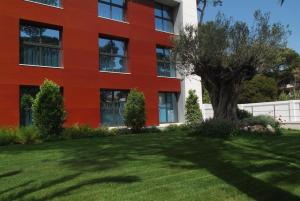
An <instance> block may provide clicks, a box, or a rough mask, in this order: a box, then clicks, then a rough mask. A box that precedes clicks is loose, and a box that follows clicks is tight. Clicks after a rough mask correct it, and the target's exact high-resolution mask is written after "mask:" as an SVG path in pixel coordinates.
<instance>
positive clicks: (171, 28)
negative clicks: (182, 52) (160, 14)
mask: <svg viewBox="0 0 300 201" xmlns="http://www.w3.org/2000/svg"><path fill="white" fill-rule="evenodd" d="M163 30H164V31H167V32H170V33H173V32H174V25H173V23H172V22H171V21H168V20H164V22H163Z"/></svg>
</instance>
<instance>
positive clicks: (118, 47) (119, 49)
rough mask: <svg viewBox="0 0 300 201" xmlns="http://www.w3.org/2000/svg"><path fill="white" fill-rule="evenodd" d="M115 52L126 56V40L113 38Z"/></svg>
mask: <svg viewBox="0 0 300 201" xmlns="http://www.w3.org/2000/svg"><path fill="white" fill-rule="evenodd" d="M112 50H113V54H115V55H120V56H124V55H125V42H123V41H119V40H112Z"/></svg>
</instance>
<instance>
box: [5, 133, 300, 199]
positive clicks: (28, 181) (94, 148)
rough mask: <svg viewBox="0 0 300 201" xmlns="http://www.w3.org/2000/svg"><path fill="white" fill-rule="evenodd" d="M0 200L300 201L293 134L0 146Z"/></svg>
mask: <svg viewBox="0 0 300 201" xmlns="http://www.w3.org/2000/svg"><path fill="white" fill-rule="evenodd" d="M0 200H5V201H6V200H7V201H12V200H30V201H37V200H40V201H44V200H60V201H61V200H78V201H82V200H87V201H93V200H97V201H99V200H109V201H115V200H120V201H121V200H122V201H125V200H128V201H134V200H138V201H151V200H162V201H167V200H170V201H177V200H178V201H179V200H180V201H182V200H184V201H192V200H195V201H199V200H204V201H210V200H216V201H219V200H230V201H241V200H259V201H263V200H272V201H273V200H278V201H291V200H300V133H297V132H296V131H286V132H285V135H283V136H280V137H234V138H231V139H229V140H219V139H210V138H196V137H192V136H186V135H185V134H183V133H168V134H149V135H141V136H138V135H128V136H115V137H104V138H91V139H81V140H71V141H59V142H48V143H43V144H38V145H11V146H4V147H0Z"/></svg>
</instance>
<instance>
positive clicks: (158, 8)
mask: <svg viewBox="0 0 300 201" xmlns="http://www.w3.org/2000/svg"><path fill="white" fill-rule="evenodd" d="M154 12H155V16H157V17H162V16H163V14H162V7H161V5H160V4H155V11H154Z"/></svg>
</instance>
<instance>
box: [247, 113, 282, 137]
mask: <svg viewBox="0 0 300 201" xmlns="http://www.w3.org/2000/svg"><path fill="white" fill-rule="evenodd" d="M258 125H260V126H263V128H265V129H264V130H265V132H262V133H260V134H269V133H270V132H271V131H270V130H268V129H267V128H268V126H271V127H272V128H273V129H274V131H275V134H277V135H279V134H281V130H280V123H279V122H278V121H277V120H275V119H274V118H273V117H271V116H268V115H259V116H255V117H251V118H247V119H244V120H242V122H241V127H251V126H258Z"/></svg>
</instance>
